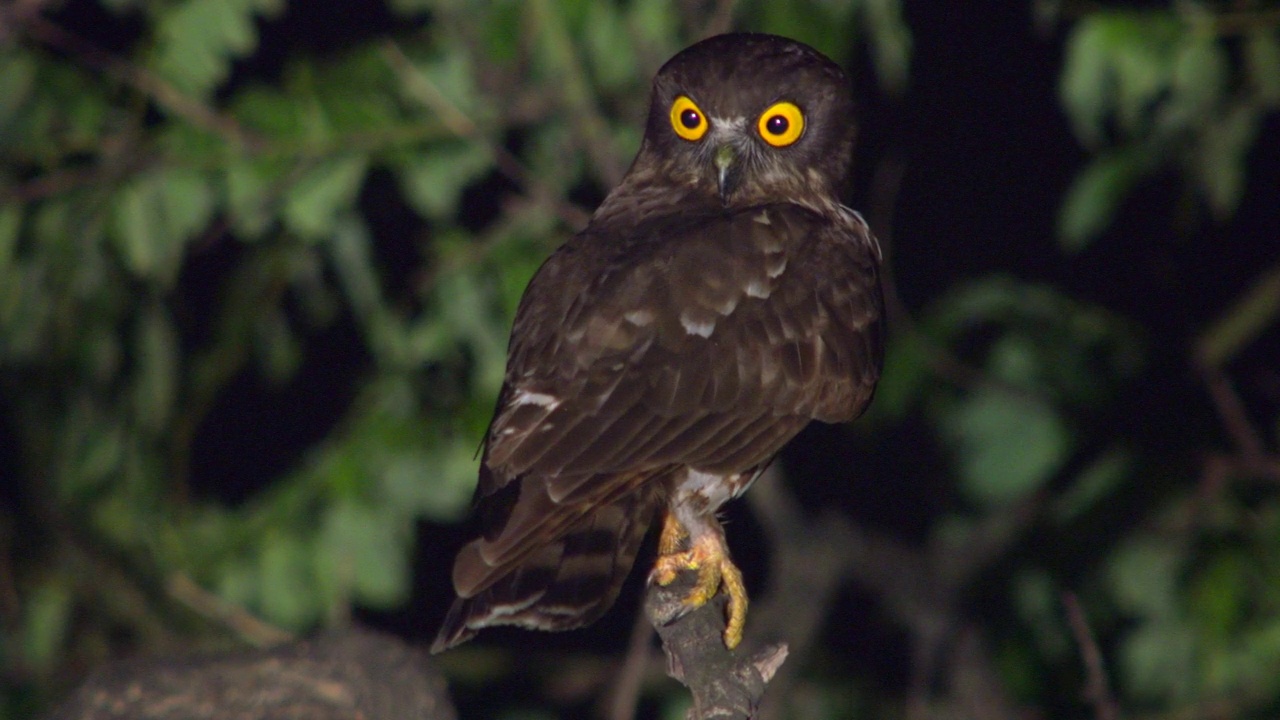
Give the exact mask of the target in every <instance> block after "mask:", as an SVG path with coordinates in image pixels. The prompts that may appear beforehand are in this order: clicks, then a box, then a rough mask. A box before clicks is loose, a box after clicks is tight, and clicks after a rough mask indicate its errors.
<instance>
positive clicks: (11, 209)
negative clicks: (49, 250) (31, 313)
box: [0, 203, 22, 317]
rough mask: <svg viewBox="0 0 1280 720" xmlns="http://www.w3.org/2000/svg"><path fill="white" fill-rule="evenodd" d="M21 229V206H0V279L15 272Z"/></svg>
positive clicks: (14, 204)
mask: <svg viewBox="0 0 1280 720" xmlns="http://www.w3.org/2000/svg"><path fill="white" fill-rule="evenodd" d="M21 228H22V206H21V205H19V204H17V203H9V204H6V205H0V277H5V276H6V275H8V274H9V273H11V272H15V271H16V269H15V268H14V267H13V265H14V260H16V259H17V249H18V231H19V230H20V229H21ZM0 297H3V294H0ZM3 316H4V313H3V310H0V317H3Z"/></svg>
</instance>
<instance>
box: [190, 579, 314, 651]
mask: <svg viewBox="0 0 1280 720" xmlns="http://www.w3.org/2000/svg"><path fill="white" fill-rule="evenodd" d="M166 589H167V591H168V593H169V596H170V597H172V598H173V599H175V600H177V601H178V602H181V603H182V604H184V605H186V606H187V607H189V608H191V609H192V610H194V611H195V612H196V613H198V614H200V615H202V616H204V617H206V618H208V619H210V620H214V621H216V622H219V623H221V624H223V625H225V626H226V627H228V628H230V629H231V630H233V631H235V633H236V634H237V635H239V636H240V637H242V638H244V639H245V641H247V642H249V643H250V644H252V645H255V646H257V647H269V646H271V645H278V644H279V643H282V642H287V641H289V640H292V639H293V636H292V635H290V634H289V633H287V632H285V631H284V630H281V629H280V628H278V627H276V626H274V625H272V624H270V623H268V622H265V621H263V620H261V619H259V618H257V617H254V616H253V615H252V614H251V613H249V611H248V610H245V609H244V608H242V607H240V606H239V605H236V604H234V603H229V602H227V601H226V600H223V599H222V598H220V597H218V596H217V595H214V594H213V593H211V592H209V591H208V590H205V589H204V588H202V587H200V586H199V585H197V584H196V583H195V581H193V580H192V579H191V578H189V577H187V576H186V575H184V574H182V573H177V574H175V575H174V576H173V577H171V578H169V582H168V583H167V584H166Z"/></svg>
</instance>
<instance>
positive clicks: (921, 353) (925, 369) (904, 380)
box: [871, 332, 934, 420]
mask: <svg viewBox="0 0 1280 720" xmlns="http://www.w3.org/2000/svg"><path fill="white" fill-rule="evenodd" d="M931 352H934V351H933V350H931V348H930V346H929V344H928V341H927V339H926V338H925V337H924V336H922V335H921V334H920V333H917V332H900V333H894V334H893V335H892V336H891V337H890V339H889V344H888V346H887V347H886V348H885V360H884V374H883V375H882V376H881V377H880V382H879V383H878V384H877V385H876V399H875V402H874V403H872V405H871V412H872V413H874V414H881V413H883V414H884V415H885V417H887V418H889V419H890V420H896V419H899V418H901V417H902V416H904V415H905V414H906V413H907V411H908V410H910V409H911V407H912V405H914V404H915V403H916V402H917V401H919V400H920V399H921V396H922V394H923V392H924V390H925V388H926V387H928V381H929V378H930V377H931V376H932V374H933V373H932V370H931V369H930V366H929V358H930V353H931Z"/></svg>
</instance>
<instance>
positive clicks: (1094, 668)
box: [1062, 592, 1120, 720]
mask: <svg viewBox="0 0 1280 720" xmlns="http://www.w3.org/2000/svg"><path fill="white" fill-rule="evenodd" d="M1062 604H1063V605H1064V606H1065V607H1066V609H1067V622H1068V623H1070V625H1071V634H1072V635H1073V636H1075V639H1076V644H1077V645H1079V646H1080V659H1081V660H1082V661H1083V662H1084V668H1085V678H1086V679H1085V686H1084V698H1085V700H1087V701H1089V703H1090V704H1092V705H1093V710H1094V717H1095V718H1097V720H1118V719H1119V717H1120V707H1119V705H1118V704H1117V703H1116V700H1115V697H1113V696H1112V694H1111V684H1110V683H1109V682H1107V669H1106V666H1105V665H1104V664H1103V659H1102V651H1101V650H1100V649H1098V642H1097V640H1095V639H1094V637H1093V630H1091V629H1090V628H1089V620H1088V618H1086V617H1085V614H1084V609H1083V608H1082V607H1081V606H1080V600H1079V599H1078V598H1077V597H1076V596H1075V593H1069V592H1068V593H1063V595H1062Z"/></svg>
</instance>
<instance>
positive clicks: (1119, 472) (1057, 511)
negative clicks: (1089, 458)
mask: <svg viewBox="0 0 1280 720" xmlns="http://www.w3.org/2000/svg"><path fill="white" fill-rule="evenodd" d="M1132 470H1133V458H1132V455H1131V453H1129V452H1128V451H1126V450H1122V449H1117V448H1113V449H1111V450H1109V451H1107V452H1106V453H1105V454H1103V455H1102V456H1101V457H1099V458H1098V459H1096V460H1094V461H1093V462H1091V463H1089V465H1088V466H1087V467H1085V469H1084V470H1082V471H1081V472H1080V474H1079V475H1077V476H1076V477H1075V479H1074V480H1072V481H1071V485H1070V486H1069V487H1068V488H1067V489H1066V490H1065V491H1064V492H1062V493H1061V494H1059V495H1058V498H1057V500H1056V501H1055V502H1054V504H1053V518H1054V520H1055V521H1056V522H1058V523H1067V522H1070V521H1071V520H1074V519H1075V518H1078V517H1080V516H1081V515H1083V514H1084V513H1087V512H1089V511H1090V510H1092V509H1094V508H1095V507H1097V506H1098V504H1099V503H1100V502H1101V501H1102V500H1103V499H1104V498H1106V497H1108V496H1110V495H1111V493H1112V492H1114V491H1115V490H1116V489H1117V488H1118V487H1120V486H1121V484H1122V483H1124V481H1125V480H1126V479H1127V478H1129V477H1130V473H1131V472H1132Z"/></svg>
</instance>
